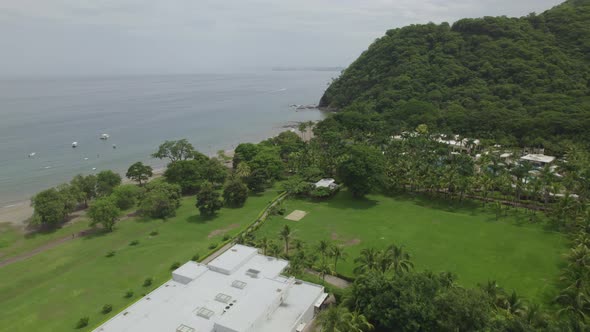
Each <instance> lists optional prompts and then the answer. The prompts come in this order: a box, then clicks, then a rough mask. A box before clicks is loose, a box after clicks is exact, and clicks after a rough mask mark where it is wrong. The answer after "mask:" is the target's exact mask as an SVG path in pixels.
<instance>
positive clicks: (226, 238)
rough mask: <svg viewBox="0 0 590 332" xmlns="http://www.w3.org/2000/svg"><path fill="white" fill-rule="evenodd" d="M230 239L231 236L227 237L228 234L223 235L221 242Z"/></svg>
mask: <svg viewBox="0 0 590 332" xmlns="http://www.w3.org/2000/svg"><path fill="white" fill-rule="evenodd" d="M230 238H231V236H229V234H225V235H224V236H223V241H227V240H229V239H230Z"/></svg>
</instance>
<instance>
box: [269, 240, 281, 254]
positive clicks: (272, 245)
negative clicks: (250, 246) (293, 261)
mask: <svg viewBox="0 0 590 332" xmlns="http://www.w3.org/2000/svg"><path fill="white" fill-rule="evenodd" d="M281 251H282V249H281V246H280V245H279V244H278V243H276V242H275V241H269V243H268V249H267V252H268V255H270V256H273V257H279V256H280V255H281Z"/></svg>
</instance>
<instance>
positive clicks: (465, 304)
mask: <svg viewBox="0 0 590 332" xmlns="http://www.w3.org/2000/svg"><path fill="white" fill-rule="evenodd" d="M433 303H434V306H435V307H436V312H437V325H438V326H437V328H436V329H435V330H436V331H448V332H455V331H482V330H484V329H485V327H487V326H488V324H489V321H490V319H491V316H492V308H491V307H490V302H489V298H488V297H487V296H486V295H485V294H484V293H482V292H481V291H477V290H470V289H465V288H460V287H451V288H448V289H445V290H444V291H442V292H440V293H439V294H438V295H436V296H435V298H434V301H433Z"/></svg>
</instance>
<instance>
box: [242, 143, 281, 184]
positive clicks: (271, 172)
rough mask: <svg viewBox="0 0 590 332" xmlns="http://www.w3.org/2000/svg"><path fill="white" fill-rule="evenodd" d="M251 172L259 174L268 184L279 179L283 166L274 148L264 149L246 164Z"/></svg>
mask: <svg viewBox="0 0 590 332" xmlns="http://www.w3.org/2000/svg"><path fill="white" fill-rule="evenodd" d="M248 165H249V166H250V168H251V169H252V172H261V173H262V174H264V178H265V179H266V180H267V181H268V182H270V181H273V180H278V179H280V178H281V176H282V174H283V170H284V164H283V161H282V160H281V157H280V155H279V152H278V151H277V149H276V148H274V147H264V148H261V149H259V150H258V153H257V154H256V156H254V158H252V160H250V161H249V162H248Z"/></svg>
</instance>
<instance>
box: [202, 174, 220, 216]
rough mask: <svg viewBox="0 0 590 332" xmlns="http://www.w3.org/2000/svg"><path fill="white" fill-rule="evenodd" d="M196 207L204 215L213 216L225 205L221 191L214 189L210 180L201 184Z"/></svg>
mask: <svg viewBox="0 0 590 332" xmlns="http://www.w3.org/2000/svg"><path fill="white" fill-rule="evenodd" d="M196 207H197V208H198V209H199V212H200V213H201V215H202V216H212V215H214V214H215V213H216V212H217V211H218V210H219V209H221V207H223V203H222V202H221V199H220V195H219V193H218V192H216V191H215V190H214V189H213V185H212V184H211V183H210V182H205V183H203V185H202V186H201V189H200V190H199V193H198V194H197V203H196Z"/></svg>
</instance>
